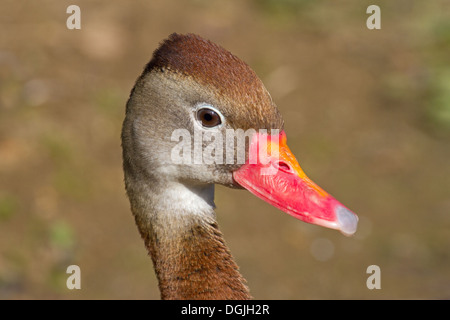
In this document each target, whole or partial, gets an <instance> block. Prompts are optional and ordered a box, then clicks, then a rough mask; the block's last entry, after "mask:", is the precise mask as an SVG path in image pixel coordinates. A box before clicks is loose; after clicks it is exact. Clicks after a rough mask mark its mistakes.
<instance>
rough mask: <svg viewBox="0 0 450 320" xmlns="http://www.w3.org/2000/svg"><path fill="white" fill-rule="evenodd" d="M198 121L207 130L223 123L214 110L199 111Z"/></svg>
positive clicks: (204, 109)
mask: <svg viewBox="0 0 450 320" xmlns="http://www.w3.org/2000/svg"><path fill="white" fill-rule="evenodd" d="M197 119H198V120H199V121H200V122H201V123H202V126H204V127H206V128H212V127H215V126H218V125H219V124H221V123H222V120H220V116H219V115H218V114H217V112H215V111H214V110H211V109H208V108H202V109H199V110H198V111H197Z"/></svg>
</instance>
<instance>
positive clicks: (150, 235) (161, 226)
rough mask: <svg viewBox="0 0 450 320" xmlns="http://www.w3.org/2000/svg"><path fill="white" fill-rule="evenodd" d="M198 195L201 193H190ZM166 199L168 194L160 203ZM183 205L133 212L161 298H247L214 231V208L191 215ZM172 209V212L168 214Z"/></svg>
mask: <svg viewBox="0 0 450 320" xmlns="http://www.w3.org/2000/svg"><path fill="white" fill-rule="evenodd" d="M212 192H214V190H213V191H212ZM198 193H201V191H200V192H199V191H198V190H196V193H195V194H198ZM179 194H180V193H178V195H179ZM167 197H170V195H167V194H166V195H165V196H164V199H167ZM158 198H160V197H153V200H155V199H156V200H157V199H158ZM181 198H182V199H183V197H181ZM141 199H142V198H141ZM185 200H186V199H185ZM186 202H187V201H184V203H182V205H184V208H181V207H180V206H177V204H176V203H174V202H171V201H160V203H158V201H156V203H153V204H150V205H146V206H138V207H140V208H141V210H137V207H135V208H133V213H134V215H135V219H136V224H137V226H138V228H139V231H140V233H141V236H142V238H143V239H144V241H145V245H146V247H147V249H148V251H149V254H150V256H151V258H152V260H153V264H154V267H155V272H156V275H157V278H158V281H159V289H160V291H161V298H162V299H208V300H209V299H210V300H212V299H222V300H228V299H251V296H250V293H249V290H248V288H247V286H246V285H245V279H244V278H243V277H242V275H241V274H240V273H239V270H238V266H237V265H236V263H235V262H234V260H233V257H232V256H231V253H230V251H229V249H228V248H227V246H226V244H225V242H224V239H223V236H222V233H221V232H220V231H219V229H218V226H217V223H216V220H215V214H214V211H213V208H214V207H213V206H210V205H207V206H203V207H202V205H199V206H198V208H197V210H196V212H195V213H192V212H189V211H192V208H190V209H189V208H186ZM161 203H162V204H161ZM167 203H170V205H169V206H167V205H166V204H167ZM177 207H178V208H177ZM144 208H145V209H144ZM174 208H176V210H178V211H177V212H174ZM142 209H144V210H142ZM149 211H151V212H149Z"/></svg>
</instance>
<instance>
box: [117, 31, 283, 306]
mask: <svg viewBox="0 0 450 320" xmlns="http://www.w3.org/2000/svg"><path fill="white" fill-rule="evenodd" d="M198 103H208V104H210V105H213V106H215V107H216V108H218V109H219V110H220V111H221V113H222V114H223V116H224V117H225V118H226V122H227V123H226V126H225V127H224V128H222V130H225V129H227V128H228V129H243V130H247V129H249V128H254V129H259V128H267V129H271V128H275V129H282V126H283V120H282V118H281V115H280V113H279V112H278V110H277V108H276V106H275V104H274V103H273V102H272V99H271V97H270V95H269V93H268V92H267V90H266V89H265V87H264V85H263V84H262V82H261V80H260V79H259V78H258V77H257V75H256V74H255V72H254V71H253V70H251V69H250V68H249V66H248V65H247V64H246V63H244V62H243V61H241V60H240V59H239V58H237V57H236V56H234V55H232V54H231V53H230V52H228V51H226V50H225V49H223V48H222V47H220V46H218V45H216V44H214V43H212V42H210V41H208V40H205V39H203V38H201V37H199V36H196V35H193V34H188V35H179V34H172V35H171V36H170V37H169V38H168V39H167V40H165V41H164V42H163V43H162V44H161V46H160V47H159V48H158V49H157V50H156V51H155V52H154V54H153V57H152V59H151V61H150V62H149V63H148V64H147V66H146V67H145V69H144V72H143V73H142V75H141V76H140V77H139V78H138V80H137V82H136V84H135V86H134V88H133V90H132V91H131V94H130V98H129V101H128V103H127V112H126V118H125V121H124V125H123V131H122V146H123V159H124V172H125V184H126V189H127V194H128V196H129V199H130V203H131V209H132V212H133V214H134V216H135V220H136V224H137V226H138V229H139V231H140V234H141V236H142V238H143V239H144V242H145V245H146V247H147V249H148V251H149V253H150V256H151V257H152V260H153V264H154V267H155V272H156V275H157V278H158V282H159V288H160V291H161V298H163V299H250V298H251V296H250V293H249V290H248V288H247V286H246V284H245V280H244V278H243V277H242V276H241V274H240V273H239V271H238V267H237V265H236V263H235V262H234V260H233V258H232V256H231V253H230V251H229V249H228V248H227V246H226V244H225V241H224V239H223V236H222V234H221V232H220V231H219V229H218V226H217V222H216V220H215V214H214V207H215V206H214V202H213V197H214V194H213V193H214V189H213V188H214V187H213V183H219V184H223V185H226V186H231V187H234V188H237V187H239V186H238V185H236V183H235V182H234V181H233V178H232V172H233V171H234V170H236V168H238V166H237V165H233V164H231V165H226V164H223V165H192V166H190V165H186V164H181V165H175V164H173V163H170V150H171V148H173V146H174V145H175V143H174V142H172V141H171V140H170V137H171V134H172V132H173V130H174V129H177V128H185V129H187V130H189V131H191V132H192V131H193V124H192V123H191V120H190V117H191V113H192V108H194V107H195V105H197V104H198ZM223 132H224V131H223ZM162 171H164V172H162ZM167 172H170V173H169V174H167ZM173 186H175V187H173ZM173 188H180V189H181V190H182V191H180V193H181V194H184V193H192V195H191V196H186V197H187V198H188V199H180V198H178V194H177V195H172V194H171V193H170V190H171V189H173ZM199 189H201V190H200V191H199ZM205 190H206V191H205ZM198 194H202V195H201V196H200V198H199V199H193V198H195V197H196V196H197V195H198ZM172 196H173V197H174V199H172V201H170V203H168V202H169V201H168V200H167V199H168V198H170V197H172ZM194 201H195V202H196V204H195V205H193V206H194V207H195V206H196V205H197V203H198V206H199V207H201V208H199V209H195V211H196V212H192V211H194V210H193V209H191V208H189V206H188V208H186V205H185V204H186V202H194ZM203 202H206V203H207V205H206V206H205V205H204V203H203ZM199 212H200V213H199Z"/></svg>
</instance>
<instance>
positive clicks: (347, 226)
mask: <svg viewBox="0 0 450 320" xmlns="http://www.w3.org/2000/svg"><path fill="white" fill-rule="evenodd" d="M335 212H336V217H337V222H338V224H339V230H340V231H341V232H342V233H343V234H344V235H346V236H352V235H353V234H354V233H355V232H356V229H357V228H358V216H357V215H356V214H354V213H353V212H351V211H350V210H348V209H347V208H345V207H342V206H337V207H336V208H335Z"/></svg>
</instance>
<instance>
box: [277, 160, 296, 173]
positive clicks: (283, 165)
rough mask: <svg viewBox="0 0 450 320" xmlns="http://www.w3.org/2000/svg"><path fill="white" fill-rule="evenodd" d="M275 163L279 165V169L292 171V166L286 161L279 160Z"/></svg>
mask: <svg viewBox="0 0 450 320" xmlns="http://www.w3.org/2000/svg"><path fill="white" fill-rule="evenodd" d="M275 165H276V166H277V167H278V169H280V170H283V171H286V172H291V171H292V170H291V166H290V165H288V164H287V163H286V162H284V161H278V162H276V163H275Z"/></svg>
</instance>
